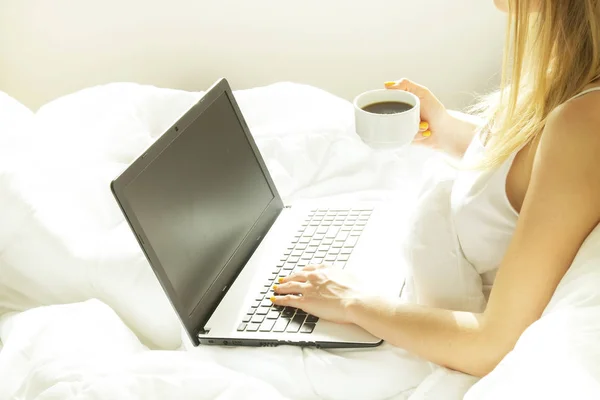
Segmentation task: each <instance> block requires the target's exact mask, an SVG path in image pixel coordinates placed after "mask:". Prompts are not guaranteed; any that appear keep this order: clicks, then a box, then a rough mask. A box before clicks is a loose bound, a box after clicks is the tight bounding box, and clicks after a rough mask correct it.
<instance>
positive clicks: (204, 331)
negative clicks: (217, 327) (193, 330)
mask: <svg viewBox="0 0 600 400" xmlns="http://www.w3.org/2000/svg"><path fill="white" fill-rule="evenodd" d="M209 333H210V329H200V330H199V331H198V336H200V335H208V334H209Z"/></svg>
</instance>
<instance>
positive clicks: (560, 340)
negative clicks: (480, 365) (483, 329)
mask: <svg viewBox="0 0 600 400" xmlns="http://www.w3.org/2000/svg"><path fill="white" fill-rule="evenodd" d="M598 288H600V225H599V226H597V227H596V229H595V230H594V231H593V232H592V233H591V234H590V235H589V236H588V238H587V239H586V241H585V243H584V244H583V246H582V247H581V249H580V251H579V253H578V255H577V257H576V258H575V260H574V262H573V264H572V265H571V268H570V269H569V271H568V272H567V274H566V275H565V276H564V278H563V279H562V281H561V283H560V285H559V286H558V288H557V289H556V292H555V293H554V296H553V297H552V300H551V301H550V303H549V304H548V306H547V307H546V310H545V311H544V314H543V316H542V318H541V319H540V320H538V321H537V322H535V323H534V324H532V325H531V326H530V327H529V328H528V329H527V330H526V331H525V332H524V333H523V334H522V335H521V337H520V339H519V341H518V342H517V344H516V346H515V348H514V350H513V351H512V352H511V353H509V354H508V355H507V356H506V357H505V358H504V360H502V362H501V363H500V364H499V365H498V367H497V368H496V369H495V370H494V371H492V372H491V373H490V374H489V375H488V376H486V377H485V378H483V379H482V380H481V381H479V383H477V384H476V385H475V386H473V388H472V389H471V390H470V391H469V392H468V393H467V396H466V397H465V399H468V400H474V399H565V398H572V399H598V398H600V290H598Z"/></svg>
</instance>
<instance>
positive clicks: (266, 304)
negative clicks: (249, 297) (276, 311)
mask: <svg viewBox="0 0 600 400" xmlns="http://www.w3.org/2000/svg"><path fill="white" fill-rule="evenodd" d="M272 305H273V302H272V301H271V299H264V300H263V301H261V302H260V306H261V307H271V306H272Z"/></svg>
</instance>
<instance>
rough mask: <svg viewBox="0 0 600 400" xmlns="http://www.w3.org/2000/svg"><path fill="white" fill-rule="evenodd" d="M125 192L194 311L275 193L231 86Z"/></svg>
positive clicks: (185, 303) (178, 290)
mask: <svg viewBox="0 0 600 400" xmlns="http://www.w3.org/2000/svg"><path fill="white" fill-rule="evenodd" d="M125 196H126V199H127V201H128V203H129V205H130V208H131V209H132V210H133V211H134V215H135V217H136V218H137V220H138V222H139V224H140V226H141V228H142V229H143V231H144V234H145V236H146V238H147V240H148V241H149V243H150V245H151V246H152V248H153V250H154V252H155V254H156V256H157V258H158V260H159V262H160V264H161V265H162V267H163V269H164V271H165V274H166V276H167V278H168V279H169V281H170V283H171V285H172V286H173V290H174V291H175V293H176V294H177V297H178V300H179V303H180V304H181V306H182V307H184V309H185V310H187V312H188V315H190V314H191V313H192V311H193V310H194V309H195V307H196V305H197V304H198V303H199V302H200V301H201V299H202V297H203V296H204V294H205V293H206V292H207V290H208V289H209V288H210V285H211V283H212V282H213V281H214V280H215V279H216V278H217V277H218V275H219V274H220V273H221V271H222V270H223V268H224V267H225V266H226V264H227V261H228V260H229V259H230V257H231V256H232V255H233V254H234V252H235V250H236V249H237V248H238V246H239V245H240V244H241V242H242V241H243V239H244V237H245V236H246V235H247V234H248V232H249V231H250V229H251V228H252V226H253V225H254V224H255V223H256V221H257V220H258V219H259V217H260V215H261V214H262V213H263V211H264V210H265V209H266V208H267V206H268V205H269V203H270V202H271V201H272V200H273V198H274V195H273V192H272V191H271V189H270V187H269V185H268V183H267V180H266V178H265V176H264V174H263V172H262V169H261V167H260V165H259V163H258V160H257V159H256V157H255V156H254V152H253V150H252V147H251V146H250V143H249V142H248V139H247V138H246V135H245V132H244V130H243V129H242V126H241V125H240V122H239V121H238V118H237V115H236V114H235V111H234V108H233V106H232V104H231V102H230V100H229V98H228V96H227V94H222V95H221V96H220V97H219V98H218V99H217V100H215V101H214V102H213V103H212V104H211V105H210V106H209V107H208V109H207V110H206V111H205V112H204V113H202V114H201V115H200V116H199V117H198V118H197V119H196V120H195V121H194V122H192V123H191V125H190V126H189V127H188V128H186V129H185V131H184V132H182V133H181V134H180V135H179V136H178V137H177V139H175V141H174V142H173V143H171V145H170V146H169V147H167V149H166V150H164V151H163V152H162V153H161V154H160V155H159V156H157V157H156V158H155V159H154V160H153V161H152V162H151V163H150V165H148V167H147V168H146V169H145V170H144V171H143V172H142V173H141V174H140V175H139V176H138V177H137V178H135V179H134V180H133V181H132V182H131V183H130V184H129V185H128V186H127V187H126V189H125ZM146 244H148V243H146Z"/></svg>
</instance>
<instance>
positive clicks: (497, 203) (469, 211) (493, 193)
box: [450, 87, 600, 294]
mask: <svg viewBox="0 0 600 400" xmlns="http://www.w3.org/2000/svg"><path fill="white" fill-rule="evenodd" d="M594 91H600V87H595V88H591V89H588V90H585V91H583V92H581V93H579V94H578V95H576V96H574V97H573V98H571V99H570V100H572V99H575V98H577V97H580V96H583V95H584V94H587V93H591V92H594ZM570 100H569V101H570ZM519 150H520V149H519ZM483 153H484V145H483V143H482V141H481V138H480V137H479V135H475V137H474V138H473V140H472V142H471V144H470V145H469V147H468V149H467V151H466V153H465V155H464V160H465V161H466V162H467V164H468V163H469V162H472V161H476V160H477V159H478V158H480V157H482V155H483ZM517 153H518V150H517V151H515V152H514V153H513V154H511V156H510V157H509V158H508V159H507V160H506V161H504V163H503V164H501V165H500V166H499V167H497V168H495V169H492V170H488V171H478V170H461V171H459V173H458V175H457V177H456V180H455V182H454V185H453V187H452V194H451V198H450V203H451V212H452V218H453V220H454V224H455V227H456V234H457V236H458V241H459V244H460V247H461V249H462V252H463V256H464V257H465V258H466V260H467V261H469V262H470V263H471V265H472V266H473V267H474V268H475V270H476V271H477V272H479V274H481V276H482V280H483V284H484V289H485V292H486V294H488V292H489V290H490V287H491V285H492V284H493V282H494V279H495V276H496V271H497V269H498V267H499V266H500V262H501V261H502V258H503V257H504V254H505V253H506V250H507V248H508V245H509V242H510V240H511V238H512V235H513V233H514V231H515V228H516V226H517V219H518V218H519V213H518V212H517V211H516V210H515V209H514V208H513V206H512V205H511V204H510V201H509V200H508V197H507V195H506V178H507V176H508V172H509V171H510V168H511V166H512V164H513V161H514V159H515V157H516V155H517Z"/></svg>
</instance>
